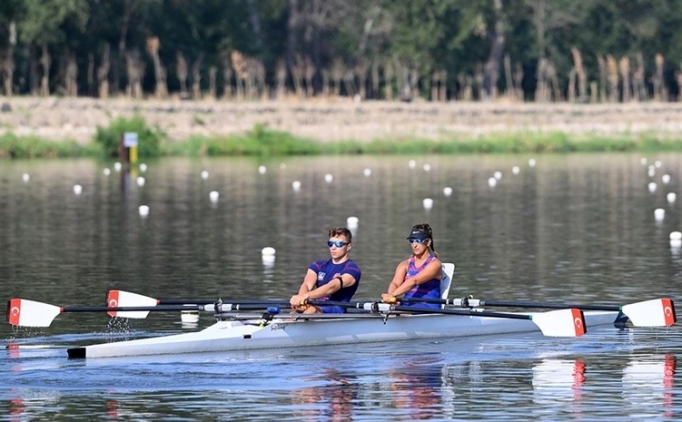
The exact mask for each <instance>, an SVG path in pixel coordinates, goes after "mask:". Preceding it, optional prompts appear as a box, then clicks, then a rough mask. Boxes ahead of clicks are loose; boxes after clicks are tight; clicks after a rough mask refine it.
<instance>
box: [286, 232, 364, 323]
mask: <svg viewBox="0 0 682 422" xmlns="http://www.w3.org/2000/svg"><path fill="white" fill-rule="evenodd" d="M352 240H353V235H352V234H351V232H350V230H348V229H347V228H345V227H340V228H334V229H331V230H329V240H327V246H329V255H330V256H331V258H330V259H323V260H321V261H315V262H313V263H312V264H310V266H309V267H308V271H307V272H306V275H305V277H304V278H303V283H302V284H301V287H300V288H299V289H298V294H296V295H294V296H292V297H291V299H290V301H289V303H290V304H291V308H292V309H293V310H294V311H295V312H297V313H306V314H312V313H326V314H341V313H345V312H346V310H345V309H344V308H342V307H339V306H311V305H309V304H308V301H311V300H316V301H327V300H329V301H334V302H349V301H350V300H351V298H352V297H353V295H354V294H355V292H356V291H357V290H358V284H359V283H360V275H361V272H360V267H358V265H357V264H356V263H355V262H353V261H352V260H351V259H350V258H349V257H348V254H349V253H350V250H351V249H352V247H353V244H352Z"/></svg>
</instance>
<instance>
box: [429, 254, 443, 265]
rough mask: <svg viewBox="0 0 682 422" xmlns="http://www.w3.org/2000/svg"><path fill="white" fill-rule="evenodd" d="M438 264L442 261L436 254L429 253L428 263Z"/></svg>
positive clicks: (441, 263)
mask: <svg viewBox="0 0 682 422" xmlns="http://www.w3.org/2000/svg"><path fill="white" fill-rule="evenodd" d="M434 263H435V264H438V265H443V262H442V261H441V260H440V258H438V257H437V256H436V255H431V257H430V260H429V264H434Z"/></svg>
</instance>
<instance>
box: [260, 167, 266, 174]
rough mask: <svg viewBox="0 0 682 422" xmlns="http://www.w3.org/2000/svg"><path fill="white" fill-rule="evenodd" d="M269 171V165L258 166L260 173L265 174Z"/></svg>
mask: <svg viewBox="0 0 682 422" xmlns="http://www.w3.org/2000/svg"><path fill="white" fill-rule="evenodd" d="M267 171H268V168H267V167H265V166H258V173H260V174H265V173H267Z"/></svg>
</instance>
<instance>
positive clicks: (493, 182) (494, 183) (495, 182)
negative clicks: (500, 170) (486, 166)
mask: <svg viewBox="0 0 682 422" xmlns="http://www.w3.org/2000/svg"><path fill="white" fill-rule="evenodd" d="M495 185H497V179H495V178H494V177H491V178H490V179H488V186H490V187H491V188H493V187H495Z"/></svg>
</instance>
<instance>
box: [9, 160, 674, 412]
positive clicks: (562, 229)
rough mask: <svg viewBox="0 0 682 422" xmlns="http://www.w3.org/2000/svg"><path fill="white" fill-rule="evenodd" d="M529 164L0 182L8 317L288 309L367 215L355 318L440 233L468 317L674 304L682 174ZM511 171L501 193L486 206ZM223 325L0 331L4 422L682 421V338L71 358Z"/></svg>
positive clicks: (73, 170)
mask: <svg viewBox="0 0 682 422" xmlns="http://www.w3.org/2000/svg"><path fill="white" fill-rule="evenodd" d="M410 158H414V160H415V161H416V166H415V168H414V169H411V168H409V167H408V160H409V159H410ZM529 158H531V157H529V156H482V157H476V156H465V157H454V156H422V157H352V158H347V157H316V158H286V159H276V160H272V161H258V160H256V159H215V160H213V159H197V160H190V159H164V160H162V161H158V162H150V163H147V164H148V169H147V171H146V172H141V171H140V170H139V169H133V171H131V172H129V173H128V172H123V173H119V172H116V171H114V170H113V165H112V163H99V162H94V161H89V160H84V161H79V160H69V161H31V162H14V161H13V162H0V189H1V192H2V195H0V221H2V224H0V251H1V252H0V277H1V278H0V280H1V281H0V283H1V284H0V285H1V286H2V292H3V293H4V295H5V299H9V298H11V297H23V298H29V299H34V300H39V301H45V302H49V303H53V304H55V305H62V306H63V305H102V304H104V297H105V294H106V292H107V290H109V289H111V288H118V289H124V290H130V291H134V292H138V293H142V294H146V295H150V296H154V297H207V298H218V297H222V298H235V299H245V298H252V299H254V298H283V297H288V296H289V295H290V294H291V293H292V292H294V291H295V290H296V289H297V288H298V285H299V284H300V281H301V279H302V277H303V274H304V272H305V268H306V267H307V265H308V264H309V262H310V261H312V260H315V259H320V258H321V257H324V256H326V254H327V248H326V244H325V241H326V230H327V228H329V227H331V226H340V225H345V224H346V219H347V217H349V216H356V217H358V218H359V221H360V223H359V225H358V227H357V228H355V229H354V230H353V232H354V248H353V252H352V255H353V258H354V259H355V260H356V261H357V262H358V263H359V264H360V265H361V267H362V269H363V277H362V281H361V286H360V288H359V290H358V293H357V295H356V297H357V298H374V297H377V296H378V294H380V293H381V292H383V291H384V289H385V288H386V285H387V284H388V282H389V281H390V278H391V276H392V273H393V270H394V268H395V265H396V264H397V262H398V261H399V260H401V259H403V258H405V257H406V256H407V255H408V254H409V247H408V245H407V243H406V242H405V240H404V239H405V237H406V235H407V232H408V230H409V228H410V227H411V226H412V225H413V224H416V223H420V222H424V221H428V222H429V223H430V224H431V225H432V226H433V227H434V231H435V246H436V249H437V250H438V251H439V253H440V256H441V258H442V259H443V260H444V261H452V262H455V263H456V264H457V270H456V272H455V278H454V284H453V288H452V290H451V294H450V295H451V297H458V296H464V295H467V294H473V295H475V296H477V297H479V298H482V299H486V298H487V299H505V300H552V301H572V302H589V303H597V302H598V303H606V304H623V303H627V302H632V301H637V300H643V299H648V298H655V297H660V296H670V297H672V298H673V299H676V300H678V301H679V296H680V295H679V294H678V292H679V290H680V288H679V284H680V282H681V281H682V255H681V253H680V249H679V248H678V247H675V246H671V244H670V242H669V233H670V232H671V231H674V230H680V228H681V227H682V222H681V221H680V213H681V212H682V210H680V201H682V197H681V198H680V200H679V201H674V202H669V201H668V200H667V199H666V195H667V194H668V193H670V192H673V193H677V194H680V192H679V191H680V186H681V184H680V182H681V181H682V172H681V171H680V170H681V169H682V166H681V164H682V155H679V154H661V155H650V156H647V157H646V158H647V160H648V161H647V163H646V164H645V165H643V164H642V163H641V161H640V159H641V158H642V156H640V155H621V154H618V155H608V154H600V155H567V156H549V155H547V156H538V157H534V158H535V159H536V160H537V165H536V166H534V167H531V166H529V164H528V160H529ZM656 160H660V163H659V164H660V166H659V167H653V168H654V175H653V176H650V175H649V174H648V166H649V165H653V164H654V162H655V161H656ZM259 165H264V166H266V167H267V172H266V173H265V174H260V173H259V172H258V166H259ZM425 165H429V166H430V170H429V171H425V168H424V166H425ZM515 165H516V166H519V168H520V171H519V173H518V174H517V175H514V174H513V173H512V171H511V169H512V166H515ZM107 166H108V167H111V168H112V170H111V174H110V175H108V176H107V175H105V174H104V173H103V170H104V168H105V167H107ZM366 168H369V169H371V170H372V173H371V175H370V176H369V177H367V176H365V175H364V174H363V171H364V170H365V169H366ZM202 170H206V171H208V174H209V176H208V178H207V179H205V180H204V179H202V177H201V176H200V174H201V171H202ZM495 171H500V172H501V174H502V176H501V178H500V179H499V180H498V181H497V185H496V186H495V187H490V186H489V185H488V179H489V178H490V177H493V174H494V172H495ZM24 173H27V174H29V175H30V178H29V180H28V181H24V180H23V178H22V175H23V174H24ZM326 174H331V175H332V176H333V180H332V181H331V182H330V183H328V182H326V181H325V175H326ZM664 174H668V175H670V176H671V181H670V183H668V184H664V183H662V180H661V176H662V175H664ZM137 177H144V181H145V183H144V185H143V186H139V185H138V183H137ZM293 181H300V182H301V188H300V190H298V191H296V190H294V189H293V188H292V182H293ZM652 182H655V183H656V184H657V187H656V189H655V190H654V191H652V190H651V189H650V188H649V184H650V183H652ZM75 184H79V185H81V186H82V187H83V191H82V193H81V194H80V195H76V194H74V190H73V186H74V185H75ZM446 186H447V187H451V188H452V194H451V195H450V196H446V195H444V193H443V188H444V187H446ZM211 191H217V192H219V194H220V198H219V199H218V201H217V202H212V201H211V200H210V199H209V193H210V192H211ZM425 198H432V199H433V207H432V208H431V209H426V208H424V206H423V202H422V201H423V199H425ZM140 205H148V206H149V207H150V214H149V216H148V217H146V218H142V217H140V215H139V213H138V207H139V206H140ZM656 208H663V209H664V210H665V212H666V215H665V219H664V220H662V221H656V220H655V219H654V210H655V209H656ZM266 246H270V247H274V248H275V249H276V250H277V255H276V261H275V263H274V264H271V263H268V262H264V261H263V259H262V257H261V250H262V248H264V247H266ZM3 319H4V316H3ZM210 323H211V321H210V317H208V316H203V317H202V320H201V321H200V323H199V324H198V326H185V325H182V324H180V322H179V317H178V315H176V314H162V313H156V314H154V313H153V314H152V315H150V317H149V318H148V319H146V320H136V321H128V322H121V321H109V320H107V317H106V316H105V315H100V314H63V315H60V316H59V317H58V318H57V319H56V320H55V321H54V323H53V324H52V326H51V327H49V328H46V329H31V330H29V329H20V330H16V329H12V328H11V327H9V326H8V325H7V324H5V323H3V324H1V325H0V343H1V344H2V345H3V346H5V347H4V348H3V349H2V350H0V415H2V416H0V420H12V421H14V420H16V421H24V420H92V419H112V420H156V419H164V420H292V421H299V420H311V421H318V420H396V419H397V420H415V419H431V420H458V419H460V420H464V419H466V420H470V419H480V420H490V419H509V420H597V419H602V420H613V419H614V418H619V419H624V418H629V419H632V420H639V419H641V418H643V417H651V418H653V419H658V420H663V419H670V420H673V419H677V418H679V416H680V413H681V412H682V397H681V396H680V393H681V390H680V382H681V381H680V375H679V374H678V373H677V370H676V365H677V360H678V358H680V355H681V353H682V351H681V349H680V344H682V330H681V329H680V328H679V327H672V328H669V329H633V330H624V331H619V330H616V329H615V328H610V327H599V328H596V329H593V330H591V331H589V332H588V334H587V335H586V336H584V337H582V338H579V339H551V338H544V337H542V336H541V335H540V334H529V335H514V336H508V337H480V338H467V339H443V340H442V341H439V342H422V343H391V344H374V345H354V346H346V347H334V348H314V349H301V350H289V349H284V350H273V351H258V352H238V353H226V354H203V355H196V356H163V357H149V358H142V359H101V360H87V361H70V360H68V359H66V352H65V349H66V348H67V347H70V346H73V345H81V344H90V343H95V342H103V341H113V340H120V339H124V338H132V337H141V336H149V335H156V334H159V333H176V332H182V331H190V330H196V329H199V328H203V327H205V326H207V325H209V324H210Z"/></svg>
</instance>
